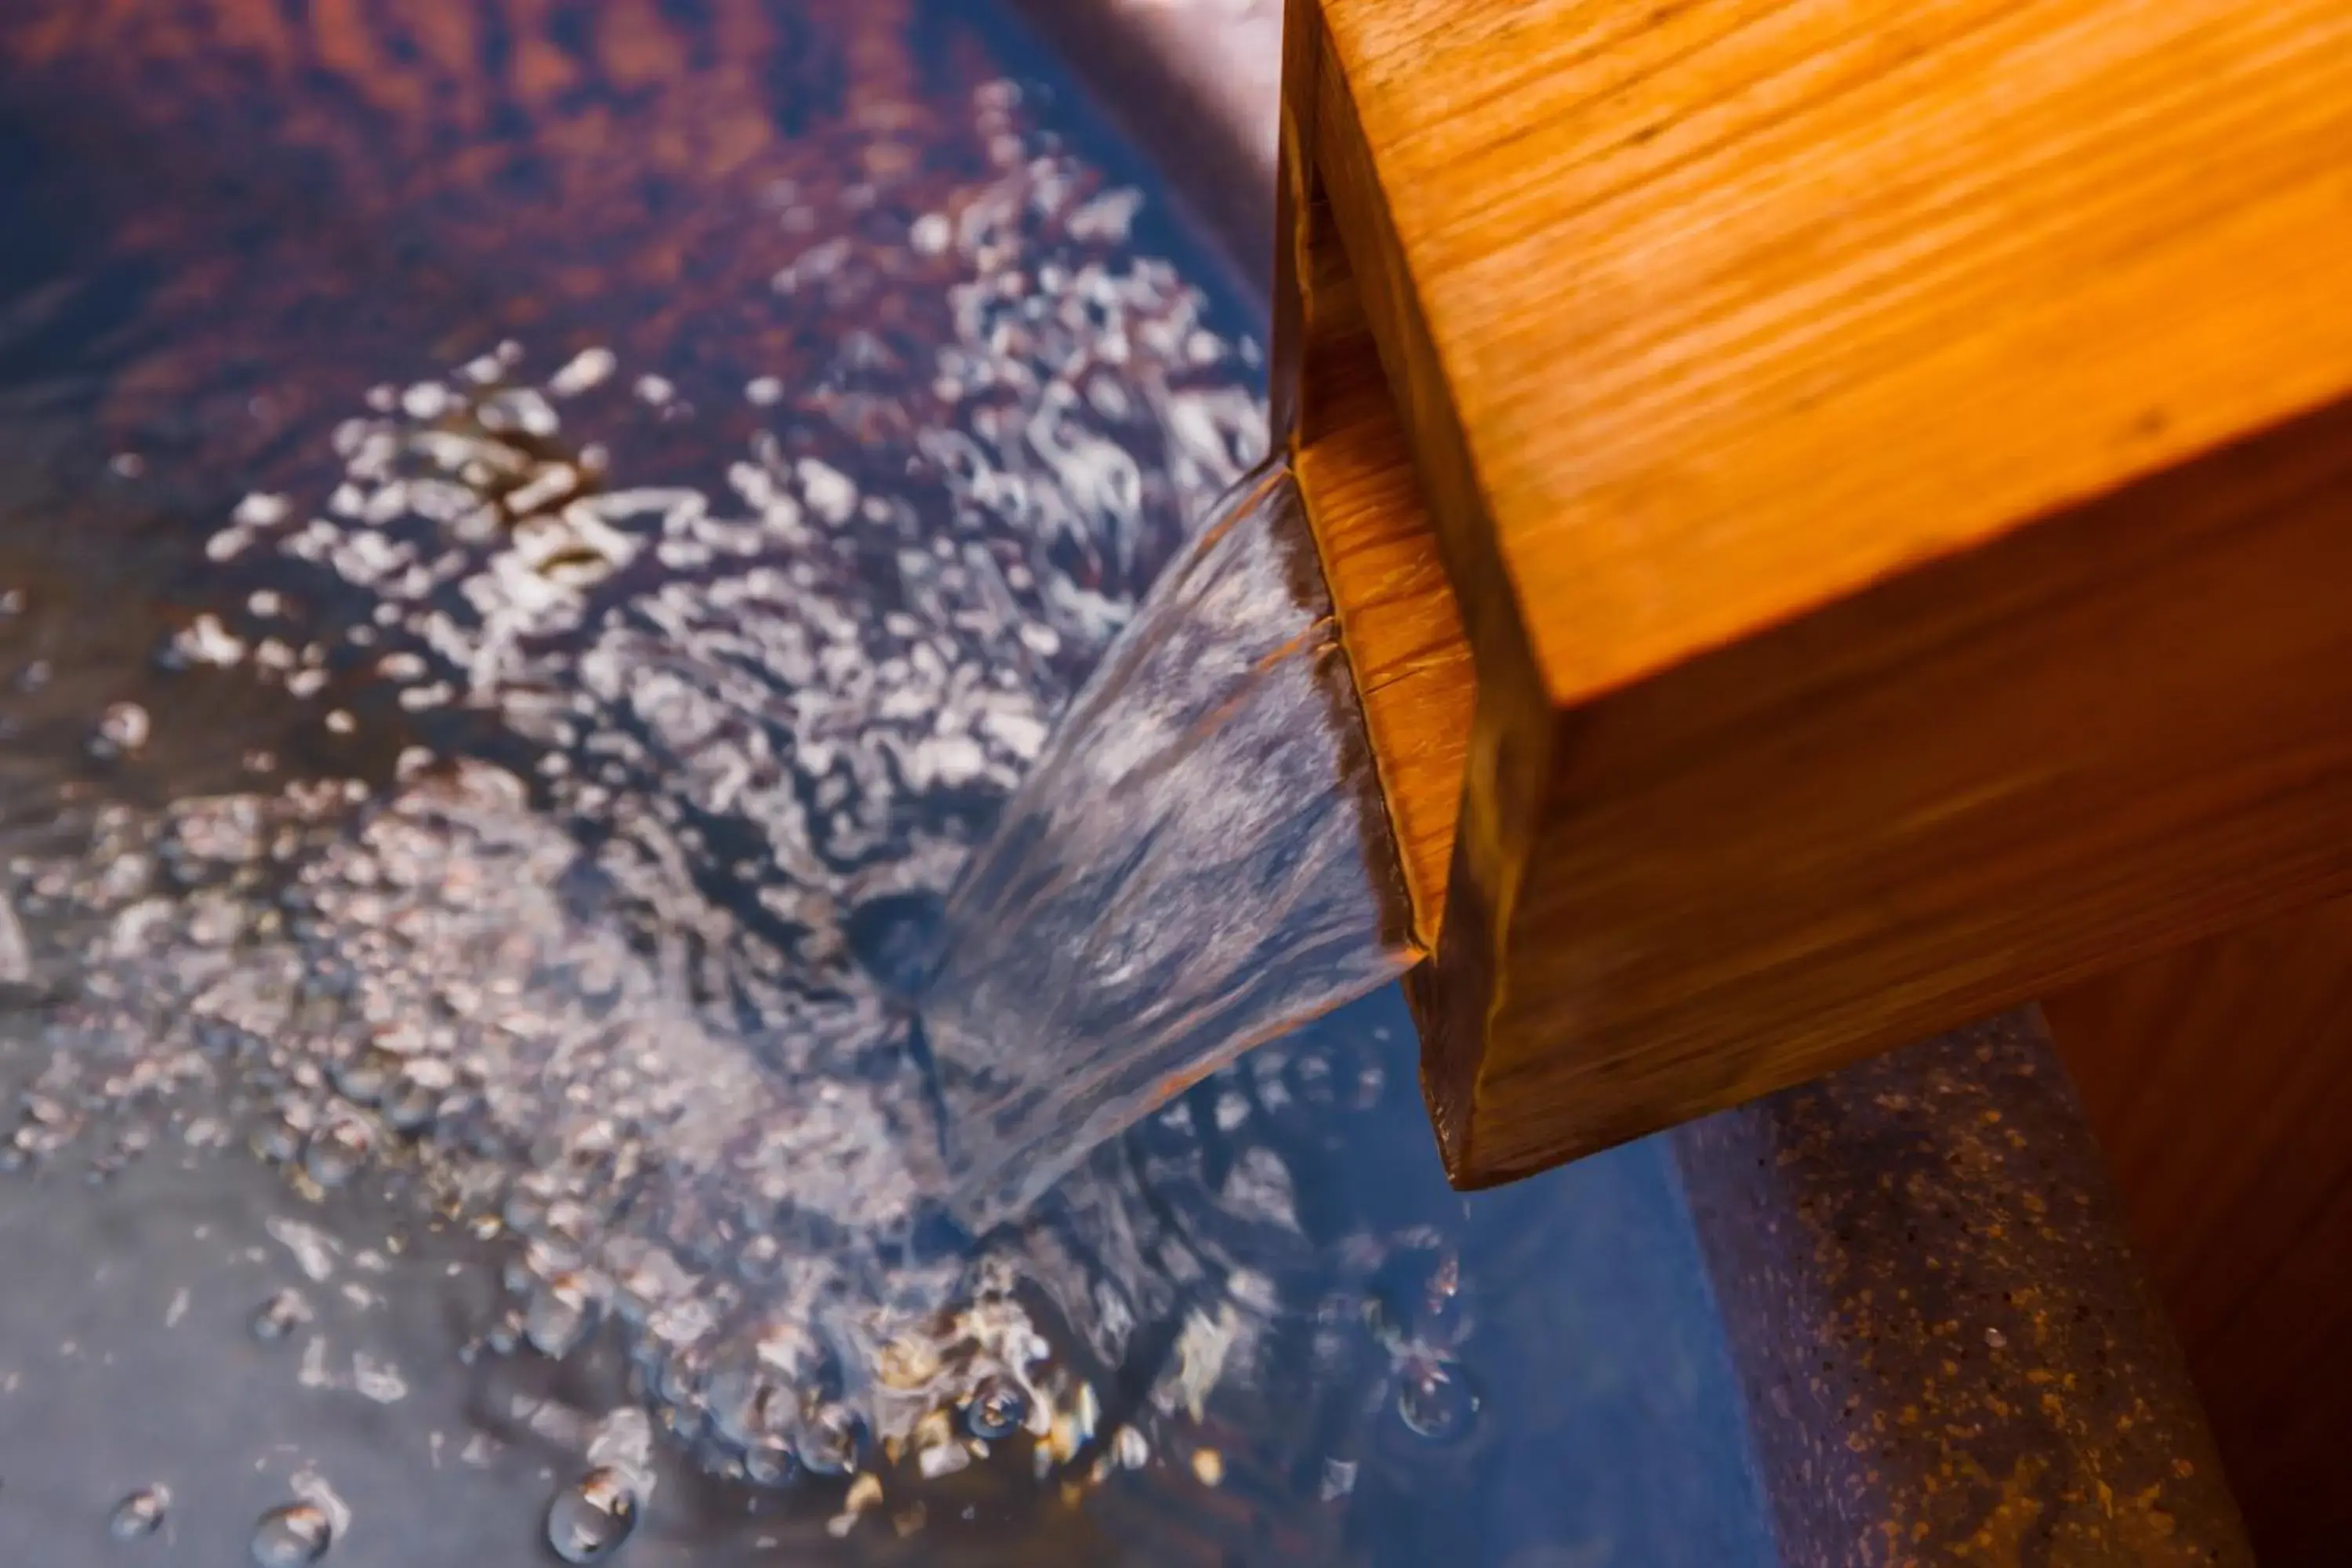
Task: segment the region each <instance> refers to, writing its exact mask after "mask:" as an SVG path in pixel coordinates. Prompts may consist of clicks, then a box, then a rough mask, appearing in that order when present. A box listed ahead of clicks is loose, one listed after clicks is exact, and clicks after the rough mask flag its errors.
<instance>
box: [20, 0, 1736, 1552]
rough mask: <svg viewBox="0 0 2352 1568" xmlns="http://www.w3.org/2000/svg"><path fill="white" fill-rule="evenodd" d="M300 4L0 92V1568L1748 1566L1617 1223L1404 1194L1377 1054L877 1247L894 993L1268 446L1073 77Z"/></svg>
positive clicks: (1398, 1080)
mask: <svg viewBox="0 0 2352 1568" xmlns="http://www.w3.org/2000/svg"><path fill="white" fill-rule="evenodd" d="M299 10H300V8H299V7H297V8H292V9H289V8H286V7H280V6H277V5H261V4H258V3H247V0H184V3H182V0H158V3H157V4H154V5H147V6H142V7H126V8H98V7H87V6H78V5H64V4H51V3H49V0H35V3H32V4H28V5H25V6H21V7H11V8H10V10H9V13H8V16H7V17H6V18H5V20H0V236H5V239H0V1091H5V1095H6V1102H5V1109H4V1110H0V1117H5V1120H0V1141H5V1143H4V1144H0V1163H5V1164H6V1165H7V1166H8V1167H9V1171H8V1173H6V1174H5V1176H0V1249H5V1258H6V1260H7V1266H6V1271H5V1289H0V1545H5V1546H6V1547H7V1548H8V1550H9V1552H10V1553H11V1559H10V1560H12V1561H13V1560H14V1554H15V1553H16V1552H18V1551H20V1550H22V1551H29V1552H33V1553H34V1554H35V1555H36V1556H37V1560H39V1561H42V1562H45V1563H57V1564H75V1563H114V1562H132V1561H139V1560H142V1553H143V1560H147V1561H153V1562H158V1563H183V1562H184V1563H216V1562H236V1561H240V1560H252V1561H261V1562H269V1563H277V1562H289V1563H291V1562H307V1561H313V1560H315V1561H321V1562H326V1563H335V1564H343V1563H351V1564H359V1565H367V1564H376V1563H386V1564H389V1563H415V1562H420V1561H435V1562H438V1561H453V1562H455V1561H468V1562H513V1563H527V1562H534V1561H538V1562H546V1561H612V1562H616V1563H646V1564H655V1563H687V1562H689V1561H690V1562H692V1563H698V1564H724V1563H734V1562H743V1563H767V1562H791V1563H912V1562H925V1563H932V1562H936V1563H960V1562H971V1563H1000V1562H1007V1561H1020V1562H1024V1563H1058V1562H1067V1563H1221V1562H1300V1561H1307V1562H1322V1561H1329V1562H1382V1563H1391V1562H1392V1563H1423V1562H1431V1561H1438V1560H1441V1559H1442V1560H1444V1561H1475V1562H1486V1563H1497V1564H1507V1565H1510V1568H1559V1565H1564V1564H1570V1563H1573V1564H1579V1565H1580V1568H1581V1565H1586V1564H1599V1563H1682V1562H1688V1563H1738V1562H1743V1561H1760V1560H1763V1558H1764V1557H1765V1556H1766V1555H1767V1553H1766V1552H1764V1549H1763V1545H1762V1540H1761V1534H1760V1526H1759V1524H1758V1523H1757V1522H1756V1519H1757V1512H1758V1510H1757V1506H1756V1500H1755V1497H1754V1489H1753V1486H1752V1483H1751V1482H1750V1480H1749V1479H1748V1472H1747V1468H1746V1463H1745V1458H1744V1453H1743V1451H1742V1448H1741V1446H1740V1438H1739V1435H1738V1434H1739V1422H1738V1412H1737V1409H1736V1405H1735V1401H1734V1396H1733V1394H1732V1392H1731V1389H1730V1385H1729V1383H1728V1378H1727V1370H1726V1368H1725V1366H1724V1363H1723V1354H1722V1351H1721V1347H1720V1345H1719V1343H1718V1342H1717V1338H1716V1336H1715V1331H1714V1329H1713V1326H1712V1324H1711V1322H1710V1320H1709V1309H1708V1306H1707V1302H1706V1295H1705V1289H1704V1286H1703V1283H1702V1281H1701V1279H1700V1276H1699V1273H1698V1268H1697V1262H1696V1256H1695V1253H1694V1251H1693V1248H1692V1245H1691V1242H1690V1240H1689V1238H1688V1236H1687V1234H1686V1230H1685V1226H1684V1222H1683V1220H1682V1217H1681V1213H1680V1209H1679V1205H1678V1203H1677V1202H1676V1200H1675V1195H1674V1194H1673V1192H1672V1190H1671V1186H1670V1183H1669V1179H1668V1176H1667V1174H1666V1172H1665V1170H1664V1165H1663V1163H1662V1162H1661V1160H1660V1158H1659V1157H1658V1155H1657V1153H1656V1152H1655V1151H1654V1150H1652V1149H1649V1148H1645V1147H1636V1148H1633V1149H1629V1150H1626V1151H1622V1152H1619V1153H1617V1154H1613V1155H1611V1156H1609V1157H1606V1158H1604V1159H1601V1160H1598V1161H1593V1162H1588V1163H1586V1164H1584V1165H1581V1166H1580V1167H1578V1168H1576V1169H1575V1170H1573V1171H1571V1172H1568V1173H1560V1174H1559V1175H1557V1176H1555V1177H1552V1178H1549V1179H1547V1180H1544V1181H1541V1182H1538V1183H1531V1184H1526V1185H1524V1186H1522V1187H1519V1188H1516V1189H1512V1190H1510V1191H1508V1192H1505V1193H1501V1194H1492V1195H1489V1196H1486V1197H1482V1198H1479V1199H1476V1200H1475V1201H1465V1200H1464V1199H1462V1198H1460V1197H1458V1196H1456V1195H1454V1194H1451V1193H1449V1192H1448V1191H1447V1190H1446V1189H1445V1187H1444V1184H1443V1182H1442V1180H1441V1178H1440V1176H1439V1173H1438V1171H1437V1168H1436V1163H1435V1160H1434V1156H1433V1152H1431V1150H1430V1148H1429V1141H1428V1133H1427V1129H1426V1126H1425V1124H1424V1123H1423V1121H1422V1119H1421V1115H1420V1111H1419V1108H1418V1103H1417V1095H1416V1093H1415V1089H1414V1086H1413V1083H1412V1039H1411V1036H1410V1031H1409V1026H1408V1025H1407V1023H1406V1021H1405V1019H1404V1016H1403V1014H1402V1007H1401V1005H1400V1004H1399V1002H1398V1000H1397V998H1396V996H1395V994H1394V993H1393V990H1391V991H1388V992H1384V993H1381V994H1377V995H1375V996H1374V997H1372V998H1371V999H1370V1000H1368V1001H1365V1002H1362V1003H1359V1004H1357V1005H1353V1006H1351V1007H1349V1008H1347V1009H1344V1010H1342V1011H1341V1012H1339V1013H1337V1014H1334V1015H1331V1016H1328V1017H1327V1018H1324V1019H1322V1020H1320V1021H1319V1022H1318V1023H1317V1024H1315V1025H1313V1026H1310V1027H1309V1028H1307V1030H1305V1031H1303V1032H1302V1033H1300V1034H1298V1035H1297V1036H1295V1037H1291V1038H1289V1039H1286V1040H1285V1041H1282V1042H1280V1043H1278V1044H1276V1045H1274V1046H1271V1047H1266V1048H1265V1049H1264V1050H1261V1051H1258V1052H1255V1053H1253V1054H1252V1055H1250V1056H1248V1057H1246V1058H1244V1059H1243V1060H1241V1061H1240V1062H1239V1063H1237V1064H1236V1065H1234V1066H1233V1067H1231V1068H1225V1069H1224V1070H1223V1071H1220V1072H1218V1073H1216V1074H1215V1075H1213V1076H1212V1077H1210V1078H1208V1079H1205V1080H1204V1081H1202V1082H1201V1083H1199V1084H1198V1085H1196V1086H1195V1087H1192V1088H1191V1089H1188V1090H1186V1091H1184V1092H1183V1093H1182V1094H1181V1096H1179V1097H1178V1098H1177V1099H1175V1100H1172V1101H1171V1102H1170V1103H1169V1104H1168V1106H1167V1107H1166V1108H1165V1109H1164V1110H1162V1111H1161V1112H1160V1113H1158V1114H1156V1115H1154V1116H1153V1117H1151V1118H1150V1119H1148V1120H1147V1121H1144V1122H1143V1123H1141V1124H1140V1125H1139V1126H1138V1127H1136V1128H1135V1129H1134V1130H1133V1131H1130V1132H1129V1133H1128V1134H1126V1135H1125V1136H1123V1137H1121V1138H1119V1139H1118V1140H1115V1141H1113V1142H1110V1143H1109V1144H1108V1145H1106V1146H1104V1147H1102V1148H1100V1149H1098V1150H1097V1151H1096V1152H1094V1153H1093V1154H1092V1155H1090V1156H1088V1157H1087V1159H1086V1160H1085V1161H1083V1162H1082V1163H1079V1164H1078V1165H1077V1167H1076V1169H1074V1170H1072V1171H1071V1172H1070V1173H1068V1174H1067V1175H1066V1176H1065V1177H1064V1178H1063V1179H1062V1180H1061V1182H1060V1183H1059V1184H1057V1185H1056V1186H1055V1188H1054V1189H1053V1190H1052V1192H1050V1193H1049V1194H1047V1195H1046V1196H1045V1198H1044V1199H1043V1200H1042V1201H1041V1202H1040V1203H1038V1204H1037V1205H1034V1208H1032V1209H1031V1210H1030V1211H1029V1212H1028V1213H1027V1214H1026V1215H1024V1217H1023V1218H1021V1219H1020V1220H1019V1221H1018V1222H1016V1223H1013V1224H1009V1225H1004V1226H998V1227H997V1228H995V1229H993V1230H991V1231H990V1232H988V1233H987V1234H986V1235H984V1236H982V1237H978V1238H977V1239H975V1238H973V1237H971V1236H970V1235H969V1234H968V1233H967V1232H966V1231H965V1230H964V1229H963V1228H962V1227H961V1226H957V1225H954V1224H952V1223H950V1222H949V1221H948V1220H947V1219H946V1218H945V1216H944V1215H941V1214H940V1212H938V1208H937V1205H936V1204H935V1203H934V1202H933V1201H932V1195H933V1194H937V1193H938V1192H940V1190H942V1186H943V1184H944V1180H945V1173H944V1172H943V1171H942V1170H941V1169H940V1160H941V1152H940V1143H939V1142H938V1139H937V1137H936V1135H935V1131H936V1130H935V1124H934V1123H933V1122H932V1121H930V1118H931V1117H932V1115H933V1114H934V1110H935V1107H934V1105H933V1103H932V1100H931V1099H930V1098H929V1093H928V1091H927V1088H926V1077H925V1075H924V1074H923V1073H922V1072H920V1071H918V1070H915V1068H914V1065H913V1064H912V1063H911V1062H910V1059H909V1058H910V1055H911V1054H913V1053H912V1052H910V1040H911V1038H912V1031H911V1022H910V1016H909V1007H908V1000H907V987H906V985H905V984H904V982H905V975H904V973H903V970H904V967H905V963H906V955H907V954H908V953H910V952H919V951H921V950H922V948H923V945H924V944H925V943H926V942H928V941H929V940H930V935H931V933H932V931H934V929H935V927H936V924H937V922H938V920H939V918H940V907H941V904H942V901H943V900H944V898H945V895H946V893H947V891H948V889H950V886H951V885H952V883H953V882H954V879H955V878H956V877H957V875H958V874H959V872H960V870H961V868H962V866H963V865H964V862H965V860H966V858H967V857H968V855H969V853H970V850H971V847H972V846H973V844H974V843H975V842H976V841H978V840H979V839H980V838H981V837H982V836H983V835H985V834H986V833H987V832H988V831H989V829H990V828H991V826H992V825H993V823H994V822H995V820H996V818H997V816H998V815H999V812H1000V810H1001V808H1002V806H1003V803H1004V801H1005V800H1006V798H1007V796H1008V795H1010V793H1011V792H1012V790H1013V786H1014V785H1015V784H1016V783H1018V781H1020V779H1021V778H1022V777H1023V776H1024V773H1025V772H1026V770H1027V768H1028V766H1029V764H1030V763H1031V762H1032V761H1033V760H1034V759H1035V758H1036V757H1037V756H1038V754H1039V752H1040V751H1041V749H1042V748H1043V747H1044V745H1045V740H1046V736H1047V733H1048V730H1049V726H1050V725H1051V724H1052V722H1053V721H1054V719H1055V716H1056V714H1057V712H1058V711H1059V710H1060V709H1061V707H1062V705H1063V704H1064V703H1065V701H1066V700H1067V699H1068V698H1069V696H1070V694H1071V693H1072V692H1073V691H1074V690H1075V689H1076V688H1077V686H1078V684H1079V682H1080V681H1081V680H1082V679H1084V678H1085V676H1086V674H1087V671H1088V670H1089V669H1090V668H1092V666H1093V663H1094V660H1095V659H1096V658H1097V655H1098V654H1099V653H1100V652H1101V650H1102V649H1103V648H1104V647H1105V646H1106V645H1107V644H1108V641H1109V639H1110V638H1111V637H1113V636H1114V635H1115V634H1116V632H1117V631H1118V628H1119V627H1120V626H1122V625H1123V624H1124V622H1125V621H1126V619H1127V617H1128V616H1129V612H1130V610H1131V608H1132V606H1133V605H1134V604H1135V602H1136V600H1137V598H1138V596H1139V595H1140V594H1141V592H1142V591H1143V589H1144V588H1145V587H1146V586H1147V585H1148V584H1150V582H1151V581H1152V579H1153V577H1154V575H1155V574H1157V572H1158V571H1159V569H1160V566H1161V565H1162V564H1163V563H1167V562H1168V561H1169V560H1170V559H1171V557H1172V556H1173V555H1174V554H1175V552H1177V551H1178V549H1179V547H1180V545H1181V543H1182V542H1183V541H1184V539H1185V537H1186V531H1187V521H1188V520H1189V519H1192V518H1194V517H1197V516H1199V515H1201V514H1202V511H1203V510H1204V509H1205V508H1206V507H1207V506H1208V505H1209V503H1210V502H1211V501H1212V500H1213V499H1214V498H1215V497H1216V496H1217V495H1218V494H1219V493H1220V492H1222V491H1223V489H1226V487H1228V486H1229V485H1230V484H1231V483H1232V482H1233V481H1234V479H1236V478H1237V477H1238V476H1239V475H1241V474H1242V473H1243V472H1244V470H1245V469H1246V468H1248V467H1249V466H1250V465H1251V464H1252V463H1253V462H1254V461H1255V458H1256V457H1257V456H1258V453H1259V448H1260V447H1261V446H1262V444H1263V439H1264V410H1263V403H1262V399H1261V397H1260V395H1259V388H1260V385H1261V382H1262V377H1263V368H1262V365H1261V364H1260V361H1259V353H1258V350H1257V348H1256V346H1255V334H1256V333H1257V331H1259V327H1258V320H1257V313H1256V311H1255V307H1254V305H1253V303H1252V302H1251V301H1249V300H1241V299H1234V298H1230V297H1226V296H1224V295H1222V294H1220V293H1219V292H1218V291H1217V289H1215V287H1214V286H1213V284H1214V274H1213V269H1212V268H1210V266H1209V265H1208V264H1207V262H1206V260H1205V258H1204V256H1203V253H1202V252H1201V251H1200V250H1198V249H1197V248H1196V247H1194V246H1193V245H1192V242H1191V241H1190V240H1189V239H1188V237H1187V236H1186V232H1185V230H1184V228H1183V226H1182V224H1181V214H1179V213H1177V212H1175V211H1174V210H1173V209H1172V208H1171V206H1170V205H1169V204H1168V203H1167V202H1166V201H1165V200H1164V199H1163V197H1162V195H1160V191H1159V188H1158V186H1157V185H1156V184H1154V182H1153V181H1152V179H1151V177H1150V173H1149V167H1148V165H1147V164H1146V163H1144V162H1143V161H1142V159H1141V157H1140V156H1139V154H1138V153H1137V152H1136V151H1135V150H1134V149H1132V148H1129V147H1127V146H1124V145H1122V144H1120V143H1119V142H1117V141H1116V140H1115V139H1114V138H1113V137H1111V136H1110V135H1109V133H1108V132H1106V131H1105V130H1104V129H1103V128H1102V127H1101V126H1099V125H1098V124H1097V123H1096V122H1095V121H1093V120H1092V119H1090V118H1089V117H1088V115H1087V112H1086V111H1085V110H1084V108H1083V106H1082V105H1080V104H1079V103H1078V102H1077V101H1076V98H1075V94H1074V92H1073V90H1072V88H1071V86H1070V84H1069V82H1068V81H1067V80H1066V79H1064V77H1063V76H1062V74H1061V71H1060V68H1058V67H1057V66H1055V64H1054V63H1053V62H1052V61H1050V60H1049V59H1047V58H1045V57H1044V56H1043V55H1041V54H1040V53H1038V52H1037V51H1036V50H1035V49H1034V47H1032V46H1031V45H1030V44H1029V43H1028V42H1027V41H1026V40H1025V39H1024V37H1022V36H1021V35H1020V34H1019V33H1018V32H1017V31H1016V30H1015V29H1014V28H1013V26H1012V25H1011V24H1010V23H1009V22H1008V21H1007V19H1006V18H1004V17H1002V16H998V15H996V14H995V13H994V12H993V11H992V10H990V9H986V8H982V7H978V6H971V5H958V6H949V5H913V6H898V5H859V6H854V7H853V6H840V7H828V6H806V7H801V6H793V5H762V4H755V3H752V0H717V3H713V4H698V5H671V6H666V7H655V6H653V5H643V6H638V5H630V4H616V5H610V6H603V7H596V8H585V7H572V6H568V5H562V4H556V3H554V0H546V3H541V0H499V4H495V5H487V6H483V7H478V8H453V9H451V10H449V11H448V12H446V15H447V16H460V15H462V16H467V17H471V18H474V23H469V24H467V25H466V26H457V25H456V24H446V25H445V24H443V23H440V22H436V23H435V24H434V25H432V26H418V27H416V28H415V29H413V30H412V31H406V32H404V31H402V30H401V29H400V28H399V26H397V25H396V24H394V23H393V22H389V21H386V20H385V19H384V18H383V16H381V15H378V14H377V13H374V12H365V13H358V12H355V13H354V15H355V16H358V20H355V21H350V20H349V19H348V18H346V19H345V20H346V21H348V23H349V25H347V26H346V25H344V23H343V22H337V23H336V25H335V26H329V23H330V21H331V20H333V18H331V17H330V16H328V13H329V12H330V11H331V10H333V11H336V15H337V16H341V11H340V10H339V9H337V8H331V7H325V6H321V7H318V8H317V10H318V12H319V15H318V16H317V17H316V18H315V19H310V20H305V19H302V18H301V17H299V16H297V15H296V14H297V13H298V12H299ZM434 15H435V16H442V15H444V13H442V12H436V13H434ZM289 18H292V19H289ZM475 24H478V26H476V25H475ZM453 27H455V31H454V32H453V31H452V28H453ZM461 34H462V35H463V37H460V36H459V35H461ZM1171 144H1172V143H1171ZM238 1553H245V1554H246V1556H245V1558H243V1559H240V1558H239V1556H238Z"/></svg>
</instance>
